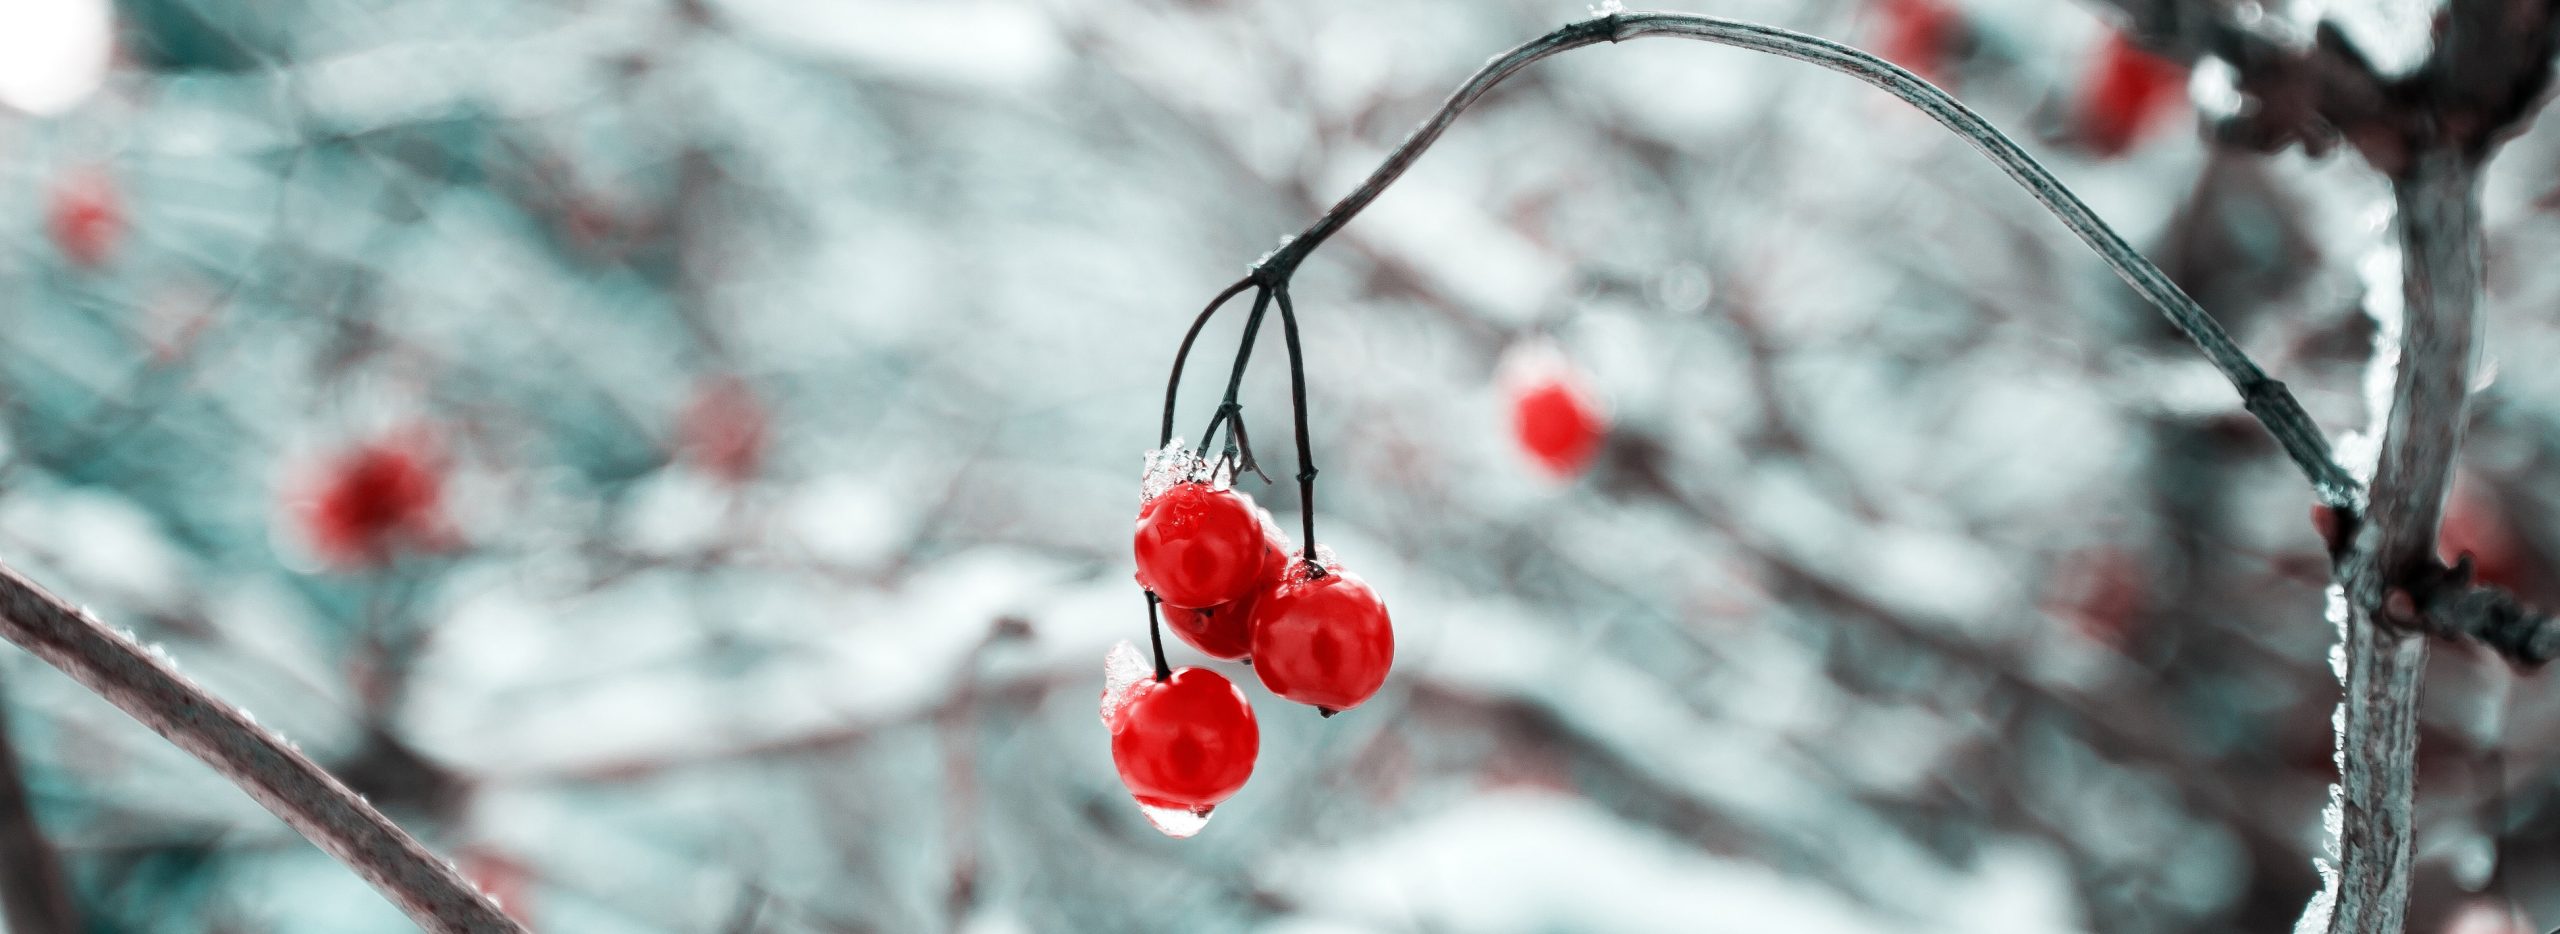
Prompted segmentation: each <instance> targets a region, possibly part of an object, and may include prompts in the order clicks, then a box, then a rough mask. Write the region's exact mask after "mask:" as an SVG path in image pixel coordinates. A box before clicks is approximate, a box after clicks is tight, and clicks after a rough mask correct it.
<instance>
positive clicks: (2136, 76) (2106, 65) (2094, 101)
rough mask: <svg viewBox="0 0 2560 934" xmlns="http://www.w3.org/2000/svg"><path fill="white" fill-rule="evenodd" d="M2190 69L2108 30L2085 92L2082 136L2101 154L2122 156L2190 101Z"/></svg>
mask: <svg viewBox="0 0 2560 934" xmlns="http://www.w3.org/2000/svg"><path fill="white" fill-rule="evenodd" d="M2186 86H2187V70H2186V69H2185V68H2183V67H2180V66H2179V65H2178V63H2176V62H2172V61H2170V60H2168V59H2165V58H2161V57H2159V56H2157V55H2153V54H2151V53H2149V52H2145V51H2143V50H2141V49H2139V48H2135V47H2134V45H2133V43H2132V42H2131V41H2129V40H2127V39H2126V38H2125V36H2124V34H2123V33H2121V32H2109V33H2107V39H2106V42H2105V44H2104V45H2103V46H2102V47H2101V48H2100V49H2099V51H2098V58H2097V62H2096V64H2095V65H2094V66H2092V68H2091V70H2090V73H2089V77H2088V80H2087V81H2086V82H2085V83H2084V84H2082V85H2081V90H2080V110H2079V117H2080V138H2081V139H2082V141H2084V142H2085V143H2087V145H2088V146H2089V149H2090V151H2092V152H2095V153H2097V154H2099V155H2101V156H2108V157H2114V156H2120V155H2123V154H2125V152H2127V151H2128V150H2131V149H2132V148H2133V144H2134V143H2135V142H2137V141H2139V140H2140V139H2141V138H2142V135H2143V133H2144V132H2145V131H2147V130H2149V129H2150V128H2151V127H2152V126H2153V125H2155V124H2157V123H2158V122H2159V121H2160V118H2161V117H2162V116H2163V115H2165V114H2167V113H2168V112H2169V111H2170V110H2172V109H2174V108H2175V107H2177V105H2178V102H2179V101H2182V100H2184V99H2186Z"/></svg>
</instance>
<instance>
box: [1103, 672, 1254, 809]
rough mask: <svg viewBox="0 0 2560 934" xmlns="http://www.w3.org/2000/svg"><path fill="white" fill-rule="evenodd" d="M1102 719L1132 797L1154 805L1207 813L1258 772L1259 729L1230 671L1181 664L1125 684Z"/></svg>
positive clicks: (1121, 776) (1124, 782)
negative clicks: (1168, 673)
mask: <svg viewBox="0 0 2560 934" xmlns="http://www.w3.org/2000/svg"><path fill="white" fill-rule="evenodd" d="M1117 700H1118V704H1117V705H1116V706H1115V707H1107V708H1106V710H1105V713H1104V718H1103V719H1104V722H1105V723H1106V724H1107V725H1108V726H1109V727H1110V729H1111V761H1112V763H1113V764H1115V765H1117V766H1118V767H1119V769H1120V782H1121V784H1123V785H1126V786H1128V788H1129V794H1130V796H1131V797H1134V798H1136V799H1138V803H1139V804H1142V805H1145V806H1147V807H1151V808H1161V809H1165V810H1171V811H1184V812H1189V813H1191V814H1194V815H1201V816H1206V815H1207V814H1208V811H1209V809H1210V808H1213V807H1216V806H1217V805H1218V803H1219V802H1222V801H1225V800H1227V799H1228V798H1229V797H1231V796H1233V795H1234V794H1235V793H1236V792H1237V791H1238V790H1239V789H1242V788H1243V787H1244V783H1245V779H1247V778H1249V777H1251V776H1252V775H1253V759H1254V756H1255V755H1256V754H1257V753H1259V752H1260V751H1261V749H1262V731H1261V728H1260V727H1257V726H1255V725H1254V722H1253V707H1252V706H1251V705H1248V704H1246V703H1245V699H1244V692H1243V691H1239V690H1236V686H1235V684H1234V683H1233V682H1230V681H1228V680H1227V679H1226V676H1224V675H1221V674H1218V673H1217V672H1214V671H1210V670H1209V669H1206V668H1184V669H1181V670H1179V671H1176V672H1174V673H1173V677H1171V678H1168V679H1165V680H1163V681H1158V680H1155V679H1154V678H1152V677H1149V678H1142V679H1140V680H1138V681H1137V682H1135V683H1133V684H1130V685H1128V686H1127V688H1126V690H1125V693H1124V694H1122V695H1121V696H1120V697H1119V698H1118V699H1117Z"/></svg>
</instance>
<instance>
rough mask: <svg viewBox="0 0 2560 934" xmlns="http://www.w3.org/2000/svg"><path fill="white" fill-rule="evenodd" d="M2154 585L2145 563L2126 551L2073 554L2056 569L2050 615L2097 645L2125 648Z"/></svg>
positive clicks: (2109, 549) (2101, 549)
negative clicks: (2066, 622) (2062, 619)
mask: <svg viewBox="0 0 2560 934" xmlns="http://www.w3.org/2000/svg"><path fill="white" fill-rule="evenodd" d="M2150 584H2151V581H2150V573H2149V572H2148V571H2147V570H2146V569H2145V568H2144V567H2143V565H2142V562H2141V561H2140V560H2138V559H2136V558H2135V557H2134V556H2133V555H2131V554H2129V553H2127V552H2125V551H2124V550H2123V549H2120V548H2114V547H2097V548H2089V549H2085V550H2082V551H2077V552H2073V553H2072V554H2070V555H2069V556H2067V557H2065V558H2063V559H2062V562H2061V563H2060V565H2059V566H2057V567H2056V568H2055V569H2054V576H2053V586H2052V589H2051V591H2050V592H2049V593H2048V594H2047V596H2046V611H2047V612H2050V613H2053V614H2054V615H2056V616H2060V617H2062V618H2064V619H2066V620H2069V621H2070V622H2071V624H2072V626H2073V627H2074V628H2076V629H2078V630H2079V631H2080V634H2081V635H2084V636H2087V637H2089V638H2090V639H2092V640H2095V641H2098V642H2104V643H2108V644H2111V645H2117V644H2122V643H2123V642H2124V641H2125V639H2126V637H2128V636H2130V635H2132V632H2133V628H2134V625H2135V623H2137V622H2139V621H2140V619H2141V616H2142V611H2143V608H2144V606H2145V604H2147V603H2148V602H2149V599H2148V594H2149V590H2150Z"/></svg>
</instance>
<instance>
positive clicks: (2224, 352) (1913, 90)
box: [1255, 12, 2363, 511]
mask: <svg viewBox="0 0 2560 934" xmlns="http://www.w3.org/2000/svg"><path fill="white" fill-rule="evenodd" d="M1649 36H1668V37H1673V38H1681V39H1695V40H1699V41H1702V42H1713V43H1716V44H1719V45H1730V46H1734V47H1737V48H1744V49H1750V50H1753V51H1757V52H1766V53H1769V54H1771V55H1779V56H1784V57H1786V58H1792V59H1795V60H1797V61H1802V62H1809V63H1812V64H1815V65H1820V66H1822V67H1824V68H1828V69H1830V70H1832V71H1837V72H1840V73H1842V74H1845V75H1848V76H1850V77H1853V78H1857V79H1858V80H1860V81H1864V82H1866V83H1868V84H1871V85H1874V86H1876V87H1878V88H1882V89H1884V90H1885V91H1886V92H1888V93H1891V94H1892V95H1893V96H1895V97H1898V98H1901V99H1902V100H1903V101H1905V102H1907V103H1909V104H1911V105H1912V106H1913V107H1917V108H1919V109H1920V111H1921V112H1922V113H1925V114H1928V115H1929V117H1930V118H1931V119H1933V120H1936V121H1937V122H1938V123H1939V124H1941V125H1943V126H1945V127H1946V128H1948V129H1949V130H1953V131H1954V132H1955V134H1956V135H1957V136H1960V137H1962V138H1963V139H1964V140H1965V142H1967V143H1970V144H1972V146H1973V148H1975V149H1976V150H1979V151H1980V152H1981V153H1982V154H1983V155H1985V156H1987V157H1989V158H1990V159H1991V161H1992V162H1994V163H1996V164H1998V165H1999V166H2000V169H2001V171H2003V172H2006V173H2008V174H2009V177H2010V178H2012V179H2015V180H2017V182H2018V184H2020V185H2021V186H2023V187H2025V188H2026V190H2027V193H2028V194H2030V195H2033V196H2034V197H2035V199H2036V200H2037V201H2038V202H2039V203H2041V204H2043V205H2044V206H2045V209H2046V210H2048V211H2051V212H2052V213H2053V215H2054V216H2055V217H2057V218H2060V219H2061V221H2062V224H2063V226H2065V227H2068V228H2070V229H2071V232H2072V233H2074V234H2077V235H2079V237H2080V239H2081V241H2082V242H2084V243H2087V244H2088V245H2089V247H2090V248H2091V249H2093V250H2096V251H2097V253H2098V256H2099V258H2101V259H2103V260H2105V261H2106V263H2107V265H2108V266H2109V267H2110V268H2113V269H2114V270H2115V271H2116V274H2117V275H2119V276H2121V277H2123V278H2124V280H2125V282H2126V283H2127V284H2130V285H2132V286H2133V289H2134V291H2136V292H2139V293H2141V295H2142V297H2143V298H2144V299H2145V300H2148V301H2149V302H2150V303H2151V304H2152V305H2154V306H2156V307H2158V308H2159V309H2160V311H2161V313H2162V314H2163V315H2166V316H2167V317H2168V319H2169V322H2170V323H2171V324H2173V325H2175V326H2177V328H2178V330H2179V332H2180V333H2183V334H2185V335H2186V336H2187V338H2188V339H2189V340H2191V341H2193V342H2195V345H2196V347H2197V348H2198V349H2200V350H2202V351H2203V352H2204V355H2205V358H2206V359H2207V360H2209V361H2211V362H2212V363H2213V365H2214V368H2215V369H2217V370H2220V371H2221V372H2222V375H2223V377H2224V378H2225V379H2228V380H2229V381H2230V382H2231V385H2232V387H2233V388H2234V389H2237V390H2239V392H2240V397H2241V400H2242V402H2243V404H2244V405H2245V406H2246V408H2247V409H2248V410H2249V413H2250V414H2251V415H2253V416H2256V417H2257V419H2258V421H2259V423H2260V424H2262V425H2265V426H2266V429H2267V431H2268V432H2269V433H2270V434H2273V435H2274V436H2275V438H2276V441H2277V443H2278V444H2280V445H2282V446H2283V447H2284V451H2285V455H2286V456H2287V457H2290V458H2292V460H2293V462H2294V465H2295V467H2297V468H2299V469H2300V470H2301V471H2302V474H2303V476H2304V477H2306V478H2308V479H2309V480H2310V481H2311V485H2312V488H2313V490H2314V491H2315V492H2316V493H2317V494H2318V495H2319V497H2320V499H2321V501H2323V502H2325V503H2328V504H2329V505H2331V506H2333V507H2337V508H2340V509H2344V510H2350V511H2352V510H2355V509H2357V508H2359V507H2360V505H2361V504H2360V503H2359V500H2360V499H2361V497H2362V494H2363V490H2362V487H2361V486H2360V485H2359V484H2357V482H2356V481H2355V478H2353V477H2352V476H2350V475H2348V473H2347V472H2346V470H2345V469H2344V468H2342V467H2340V466H2339V465H2338V463H2337V461H2336V459H2335V458H2333V457H2331V456H2330V453H2329V442H2328V438H2327V436H2326V435H2324V434H2322V433H2321V431H2320V428H2319V426H2318V425H2316V424H2313V422H2312V421H2311V417H2310V416H2309V415H2308V414H2305V413H2304V412H2303V410H2302V405H2301V403H2300V402H2298V401H2296V400H2295V399H2294V397H2293V394H2292V392H2290V391H2288V390H2287V389H2285V387H2284V384H2283V383H2281V382H2278V381H2276V380H2274V379H2272V378H2270V377H2268V376H2267V374H2266V372H2265V371H2264V370H2262V369H2260V368H2259V367H2258V365H2257V363H2256V362H2255V361H2252V360H2250V359H2249V355H2248V354H2247V353H2246V352H2244V351H2242V350H2241V349H2240V347H2239V345H2238V344H2235V343H2233V342H2232V340H2231V336H2230V335H2228V334H2226V333H2224V332H2223V330H2222V326H2221V325H2220V324H2218V323H2216V322H2215V321H2214V319H2213V316H2212V315H2210V314H2207V313H2206V312H2205V310H2204V308H2203V307H2201V306H2199V305H2197V304H2196V301H2195V299H2193V298H2191V297H2189V296H2188V295H2187V294H2186V292H2184V291H2183V290H2181V289H2179V288H2178V286H2177V284H2176V283H2174V282H2172V281H2170V279H2169V276H2168V274H2167V273H2164V272H2162V271H2161V270H2160V267H2158V266H2156V265H2153V264H2152V263H2151V261H2150V260H2148V259H2145V258H2143V256H2142V254H2141V252H2140V251H2137V250H2135V249H2134V248H2133V246H2132V244H2129V243H2127V242H2125V239H2124V237H2123V235H2121V234H2118V233H2116V231H2115V229H2114V228H2112V227H2109V226H2107V223H2106V222H2105V221H2103V220H2100V219H2099V218H2098V216H2097V214H2096V213H2095V212H2092V211H2091V210H2089V206H2088V205H2086V204H2083V203H2081V201H2080V198H2079V196H2078V195H2075V194H2072V193H2071V191H2070V189H2068V188H2065V187H2063V185H2062V182H2061V181H2059V180H2057V179H2055V178H2054V177H2053V173H2052V172H2049V171H2047V170H2046V169H2045V168H2044V166H2043V165H2042V164H2040V163H2038V162H2036V160H2035V158H2034V157H2033V156H2029V155H2028V154H2027V153H2026V151H2025V150H2024V149H2021V148H2019V146H2018V144H2017V143H2016V142H2015V141H2013V140H2011V139H2010V138H2009V137H2008V136H2006V135H2004V134H2002V133H2001V132H2000V131H1999V130H1998V129H1996V128H1994V127H1993V126H1992V125H1991V123H1990V121H1987V120H1984V119H1983V118H1982V116H1981V115H1980V114H1977V113H1974V112H1973V110H1972V109H1971V108H1968V107H1966V106H1965V105H1964V104H1962V103H1960V102H1958V101H1957V100H1956V99H1955V98H1953V97H1951V96H1948V94H1947V93H1946V92H1945V91H1941V90H1939V89H1938V88H1937V87H1936V86H1934V85H1931V84H1930V83H1929V82H1927V81H1924V80H1921V79H1920V77H1919V76H1918V75H1914V74H1912V73H1911V72H1909V71H1906V70H1904V69H1903V68H1901V67H1900V66H1898V65H1895V64H1893V63H1891V62H1887V61H1885V60H1883V59H1880V58H1877V57H1875V56H1873V55H1869V54H1867V53H1865V52H1861V51H1858V50H1857V49H1854V48H1850V47H1848V46H1845V45H1842V44H1840V43H1837V42H1832V41H1830V40H1828V39H1822V38H1819V37H1815V36H1810V35H1806V34H1804V33H1799V32H1795V31H1792V30H1787V29H1781V28H1778V27H1775V26H1763V25H1759V24H1756V23H1747V22H1740V21H1736V20H1729V19H1721V18H1718V17H1712V16H1695V15H1690V14H1686V13H1650V12H1648V13H1616V14H1609V15H1604V16H1597V17H1593V18H1591V19H1588V20H1584V21H1582V22H1578V23H1573V24H1570V25H1567V26H1564V27H1561V28H1559V29H1556V30H1555V31H1553V32H1550V33H1548V34H1546V35H1544V36H1540V37H1538V38H1536V39H1533V40H1530V41H1529V42H1526V43H1523V44H1521V45H1519V46H1517V47H1515V48H1513V49H1511V50H1510V51H1508V52H1504V53H1503V54H1501V55H1498V56H1495V57H1494V58H1493V60H1491V61H1489V62H1486V63H1485V66H1484V67H1483V68H1482V69H1479V70H1478V71H1477V72H1476V73H1475V75H1474V76H1472V77H1469V78H1468V79H1467V80H1466V82H1465V83H1463V84H1460V85H1459V86H1458V89H1457V90H1456V91H1454V92H1452V93H1451V94H1450V95H1449V97H1448V99H1447V100H1445V101H1443V102H1442V103H1441V104H1440V109H1439V110H1438V111H1437V112H1435V113H1433V114H1432V115H1431V117H1430V119H1428V120H1425V121H1423V123H1422V125H1421V126H1420V127H1417V128H1415V130H1414V131H1413V134H1412V135H1411V136H1408V137H1406V138H1405V141H1404V142H1403V143H1402V144H1401V145H1398V146H1397V147H1396V149H1395V151H1394V152H1393V153H1391V154H1389V155H1388V156H1387V160H1386V162H1385V163H1383V164H1381V165H1380V166H1378V168H1377V169H1376V170H1375V171H1373V172H1371V173H1370V175H1369V177H1368V179H1366V180H1365V181H1363V182H1361V183H1360V186H1359V187H1358V188H1355V189H1353V190H1352V192H1351V194H1349V195H1347V196H1345V197H1344V198H1343V199H1342V201H1341V202H1339V203H1337V204H1335V205H1334V206H1333V208H1332V209H1330V210H1328V211H1326V212H1325V213H1324V215H1323V216H1322V217H1319V218H1317V219H1316V222H1315V223H1314V224H1312V225H1310V226H1309V227H1308V228H1307V229H1306V231H1305V232H1304V233H1301V234H1299V235H1298V236H1297V237H1295V238H1293V239H1292V240H1290V241H1289V243H1287V244H1286V245H1284V246H1282V247H1281V248H1280V249H1279V250H1277V251H1275V252H1273V253H1272V255H1271V256H1270V257H1269V258H1268V259H1267V260H1265V261H1264V262H1263V263H1262V265H1261V266H1260V267H1258V268H1257V269H1256V272H1255V276H1256V277H1257V278H1261V279H1264V280H1266V281H1270V282H1274V283H1278V282H1285V281H1286V280H1287V279H1288V277H1289V276H1290V275H1291V274H1292V273H1293V272H1294V271H1295V270H1296V268H1297V265H1298V264H1299V263H1300V262H1302V261H1304V260H1305V259H1306V257H1307V255H1308V254H1309V253H1311V252H1313V251H1314V250H1315V248H1316V246H1317V245H1319V244H1321V243H1323V242H1324V240H1325V238H1327V237H1330V236H1332V235H1333V234H1334V232H1335V231H1338V230H1340V229H1341V228H1342V226H1343V225H1344V224H1347V223H1349V222H1350V221H1351V218H1352V217H1354V216H1356V215H1358V214H1359V213H1360V211H1361V210H1362V209H1364V208H1366V207H1368V206H1369V203H1370V202H1371V201H1374V200H1377V197H1378V196H1379V195H1380V194H1382V193H1384V192H1385V191H1386V189H1387V187H1388V186H1389V185H1392V184H1394V183H1395V181H1396V179H1398V178H1399V177H1402V176H1403V175H1404V173H1405V171H1406V170H1407V169H1410V168H1412V166H1413V163H1414V162H1415V161H1416V160H1418V159H1420V158H1421V157H1422V153H1423V152H1424V151H1425V150H1428V149H1429V148H1430V147H1431V144H1432V143H1433V142H1434V141H1437V140H1438V139H1439V138H1440V134H1442V133H1443V132H1446V131H1447V130H1448V128H1449V125H1450V124H1451V123H1453V122H1455V121H1456V120H1457V118H1458V114H1459V113H1461V112H1463V111H1465V110H1466V109H1467V107H1468V106H1470V105H1472V104H1474V103H1475V102H1476V100H1477V99H1479V98H1482V97H1483V96H1484V95H1485V94H1486V92H1488V91H1491V90H1492V89H1493V87H1494V85H1496V84H1499V83H1501V82H1502V80H1503V79H1504V78H1508V77H1510V76H1511V75H1512V74H1514V73H1516V72H1518V71H1520V70H1521V69H1523V68H1526V67H1528V66H1529V65H1531V64H1533V63H1535V62H1537V61H1538V60H1540V59H1544V58H1547V57H1549V56H1552V55H1556V54H1558V53H1562V52H1566V51H1570V50H1573V49H1578V48H1581V47H1583V46H1588V45H1596V44H1599V43H1602V42H1620V41H1624V40H1627V39H1640V38H1645V37H1649Z"/></svg>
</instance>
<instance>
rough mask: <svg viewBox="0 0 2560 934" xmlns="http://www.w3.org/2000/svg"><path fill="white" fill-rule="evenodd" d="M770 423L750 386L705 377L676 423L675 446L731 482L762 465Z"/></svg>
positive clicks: (724, 378)
mask: <svg viewBox="0 0 2560 934" xmlns="http://www.w3.org/2000/svg"><path fill="white" fill-rule="evenodd" d="M771 431H772V427H771V424H770V422H769V420H768V419H767V418H766V415H765V408H764V403H763V401H762V400H760V399H758V398H757V397H756V392H755V390H754V389H753V388H752V387H749V386H748V385H747V384H746V381H745V380H741V379H739V378H737V377H735V376H730V375H726V374H722V375H719V376H713V377H707V378H705V379H703V380H702V381H701V382H699V383H697V384H695V386H694V388H693V398H692V399H691V400H689V401H687V402H686V403H685V406H684V413H683V414H682V415H681V416H679V417H678V418H677V421H676V446H677V449H678V450H680V451H682V452H683V454H684V456H685V458H686V459H687V460H690V461H692V462H693V463H694V464H695V465H696V466H699V467H701V468H702V469H703V470H704V471H707V472H709V473H710V474H711V475H713V476H715V477H719V478H720V479H722V480H726V481H728V482H731V483H743V482H745V481H747V480H750V479H753V478H754V477H755V475H756V471H757V470H758V469H759V468H761V467H762V466H763V465H764V453H765V446H766V444H767V443H768V440H769V436H770V433H771Z"/></svg>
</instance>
